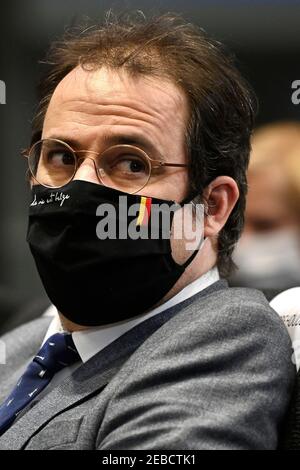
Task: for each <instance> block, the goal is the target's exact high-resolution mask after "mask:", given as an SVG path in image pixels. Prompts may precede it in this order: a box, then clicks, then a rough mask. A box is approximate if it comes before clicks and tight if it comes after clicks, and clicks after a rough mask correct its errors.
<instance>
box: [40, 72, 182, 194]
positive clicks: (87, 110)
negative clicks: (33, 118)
mask: <svg viewBox="0 0 300 470" xmlns="http://www.w3.org/2000/svg"><path fill="white" fill-rule="evenodd" d="M187 109H188V107H187V102H186V98H185V96H184V93H183V92H182V91H181V90H180V89H179V88H177V87H176V86H175V85H173V84H172V83H170V82H169V81H167V80H164V79H157V78H149V77H147V78H145V77H137V78H130V77H129V76H128V75H127V73H126V72H125V71H124V70H120V71H111V70H108V69H106V68H101V69H99V70H96V71H86V70H83V69H82V68H81V67H77V68H76V69H74V70H73V71H71V72H70V73H69V74H68V75H67V76H66V77H65V78H64V79H63V80H62V81H61V82H60V83H59V85H58V86H57V88H56V90H55V92H54V94H53V96H52V98H51V101H50V104H49V107H48V110H47V113H46V118H45V122H44V128H43V135H42V138H43V139H45V138H55V139H60V140H63V141H65V142H66V143H68V144H69V145H71V147H72V148H74V150H90V151H94V152H98V153H101V152H103V151H104V150H105V149H107V148H108V147H109V146H110V145H112V143H110V141H109V137H112V136H120V137H122V138H126V137H127V138H128V140H130V142H131V141H132V140H134V139H135V138H142V139H144V140H146V141H147V142H148V143H149V148H148V147H145V146H143V145H140V144H135V145H136V146H138V147H140V148H141V149H142V150H144V151H145V152H146V153H147V154H148V155H149V157H151V158H153V159H157V160H161V159H162V158H161V156H163V159H164V160H165V161H166V162H170V163H187V156H186V149H185V135H184V132H185V127H186V122H187ZM124 143H128V142H127V141H124ZM74 179H80V180H85V181H90V182H94V183H99V180H98V178H97V174H96V171H95V167H94V164H93V162H92V161H91V160H90V159H89V158H88V159H85V160H84V161H83V162H82V163H81V165H80V167H79V168H78V170H77V173H76V175H75V178H74ZM187 190H188V174H187V168H172V167H163V168H162V170H159V171H156V172H155V174H153V177H151V179H150V181H149V182H148V184H147V186H146V187H145V188H143V189H142V190H141V191H140V193H141V194H144V195H146V196H151V197H157V198H161V199H168V200H175V201H177V202H179V201H181V200H182V199H184V197H186V196H187Z"/></svg>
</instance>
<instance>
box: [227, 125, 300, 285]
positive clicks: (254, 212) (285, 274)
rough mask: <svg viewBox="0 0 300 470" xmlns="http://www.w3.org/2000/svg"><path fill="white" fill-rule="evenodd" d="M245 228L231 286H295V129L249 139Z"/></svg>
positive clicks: (299, 273)
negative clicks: (250, 146)
mask: <svg viewBox="0 0 300 470" xmlns="http://www.w3.org/2000/svg"><path fill="white" fill-rule="evenodd" d="M248 187H249V190H248V197H247V206H246V217H245V229H244V233H243V235H242V237H241V240H240V241H239V243H238V246H237V248H236V250H235V254H234V260H235V262H236V264H237V265H238V268H239V269H238V271H237V273H236V274H235V275H234V277H233V283H234V284H236V285H243V286H249V287H256V288H259V289H285V288H288V287H292V286H296V285H300V124H293V123H291V124H277V125H271V126H267V127H265V128H262V129H260V130H258V131H257V132H256V133H255V134H254V137H253V142H252V153H251V159H250V165H249V172H248Z"/></svg>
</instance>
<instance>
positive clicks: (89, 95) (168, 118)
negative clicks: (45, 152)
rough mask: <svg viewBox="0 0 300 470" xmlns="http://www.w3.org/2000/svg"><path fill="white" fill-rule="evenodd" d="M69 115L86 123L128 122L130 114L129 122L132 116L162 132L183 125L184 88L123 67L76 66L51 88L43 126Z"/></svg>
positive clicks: (184, 113) (68, 117)
mask: <svg viewBox="0 0 300 470" xmlns="http://www.w3.org/2000/svg"><path fill="white" fill-rule="evenodd" d="M75 113H77V116H75ZM72 117H75V119H74V121H76V122H77V123H79V124H88V125H90V126H91V125H94V124H95V125H97V124H104V123H105V124H117V123H125V122H126V121H124V120H127V123H129V121H128V119H130V118H131V122H130V124H133V121H132V120H133V119H136V120H137V124H139V125H140V124H141V122H142V121H143V122H144V123H145V125H146V126H147V125H150V126H151V125H152V126H154V127H155V126H156V127H157V126H161V127H162V128H161V130H162V132H164V133H165V132H166V131H168V130H170V131H171V130H172V129H177V131H178V130H180V131H183V130H184V129H185V126H186V122H187V119H188V105H187V99H186V96H185V94H184V92H183V91H182V90H181V89H180V88H179V87H177V86H176V85H175V84H173V83H172V82H171V81H169V80H167V79H160V78H157V77H149V76H141V75H140V76H134V77H131V76H129V75H128V73H127V72H126V71H125V70H124V69H119V70H110V69H107V68H104V67H102V68H101V69H98V70H94V71H88V70H84V69H83V68H82V67H79V66H78V67H76V68H75V69H74V70H72V71H71V72H70V73H69V74H68V75H67V76H66V77H64V79H63V80H62V81H61V82H60V83H59V84H58V86H57V88H56V89H55V91H54V93H53V96H52V98H51V101H50V104H49V107H48V110H47V113H46V119H45V126H47V125H50V126H53V125H54V124H55V121H54V119H55V120H56V121H57V120H58V119H62V120H64V119H65V120H67V121H69V120H70V118H72ZM122 118H124V119H123V121H124V122H123V121H122ZM104 119H105V121H104ZM138 121H140V122H138Z"/></svg>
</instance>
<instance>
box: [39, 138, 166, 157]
mask: <svg viewBox="0 0 300 470" xmlns="http://www.w3.org/2000/svg"><path fill="white" fill-rule="evenodd" d="M46 138H47V139H57V140H62V141H63V142H66V144H68V145H70V146H71V147H73V148H74V150H76V149H77V150H78V149H79V148H80V147H81V145H80V143H79V141H78V140H76V139H72V138H68V137H67V136H63V135H50V136H48V137H46ZM101 143H103V144H104V145H105V146H112V145H133V146H136V147H139V148H142V149H143V150H144V151H145V152H146V153H149V154H150V155H149V156H150V157H151V158H154V159H160V160H165V158H164V156H163V155H162V154H161V153H160V152H159V151H158V149H157V148H156V146H155V145H154V144H153V143H152V142H151V141H150V140H148V139H147V138H146V137H143V136H140V135H125V134H104V135H103V136H102V138H101ZM84 150H85V149H84ZM99 153H100V152H99Z"/></svg>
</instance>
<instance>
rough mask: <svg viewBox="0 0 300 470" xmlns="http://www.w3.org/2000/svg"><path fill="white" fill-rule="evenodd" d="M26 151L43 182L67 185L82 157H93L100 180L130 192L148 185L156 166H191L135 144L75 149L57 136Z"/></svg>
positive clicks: (37, 178) (32, 170) (50, 185)
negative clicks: (100, 149)
mask: <svg viewBox="0 0 300 470" xmlns="http://www.w3.org/2000/svg"><path fill="white" fill-rule="evenodd" d="M81 154H93V157H87V156H86V155H85V156H82V157H81V156H80V155H81ZM23 155H24V156H25V157H26V158H27V159H28V166H29V171H30V173H31V175H32V177H33V178H34V179H35V181H36V182H37V183H39V184H41V185H42V186H46V187H48V188H60V187H62V186H64V185H65V184H67V183H69V182H70V181H72V179H73V178H74V176H75V174H76V172H77V170H78V168H79V166H80V163H81V161H82V160H85V159H86V158H90V159H91V160H92V161H93V163H94V166H95V169H96V173H97V176H98V179H99V182H100V183H101V184H103V185H104V186H108V187H111V188H114V189H118V190H120V191H124V192H127V193H131V194H132V193H136V192H138V191H140V190H141V189H143V188H144V187H145V186H146V184H147V183H148V182H149V180H150V177H151V174H152V171H153V170H154V169H159V168H161V167H182V168H184V167H187V166H188V165H186V164H183V163H166V162H163V161H160V160H154V159H152V158H150V157H149V156H148V155H147V154H146V153H145V152H144V151H143V150H141V149H140V148H138V147H135V146H133V145H127V144H126V145H125V144H122V145H113V146H112V147H109V148H107V149H106V150H105V151H104V152H103V153H101V154H99V153H97V152H94V151H91V150H73V149H72V148H71V147H70V146H69V145H68V144H67V143H65V142H63V141H61V140H58V139H43V140H39V141H38V142H36V143H35V144H34V145H33V146H32V147H31V148H30V149H29V151H28V152H26V151H25V152H23Z"/></svg>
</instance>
